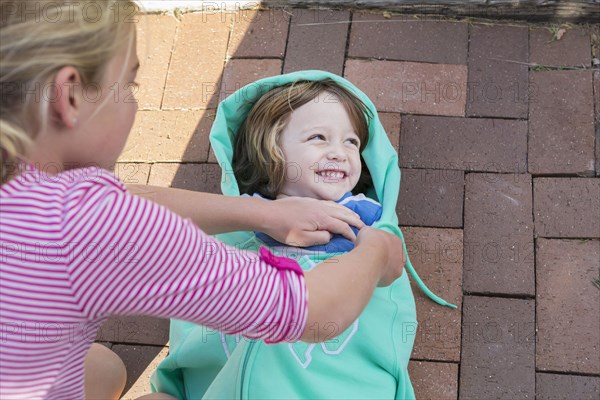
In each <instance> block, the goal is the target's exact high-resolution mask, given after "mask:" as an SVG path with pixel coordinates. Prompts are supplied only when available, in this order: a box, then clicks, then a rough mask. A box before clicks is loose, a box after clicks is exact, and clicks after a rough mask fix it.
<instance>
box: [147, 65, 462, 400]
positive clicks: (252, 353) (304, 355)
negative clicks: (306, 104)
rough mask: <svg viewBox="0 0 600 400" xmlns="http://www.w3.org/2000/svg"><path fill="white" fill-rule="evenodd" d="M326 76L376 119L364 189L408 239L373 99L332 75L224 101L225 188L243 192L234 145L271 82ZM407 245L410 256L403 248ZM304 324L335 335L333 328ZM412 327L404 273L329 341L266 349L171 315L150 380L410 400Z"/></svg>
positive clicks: (161, 385) (186, 392)
mask: <svg viewBox="0 0 600 400" xmlns="http://www.w3.org/2000/svg"><path fill="white" fill-rule="evenodd" d="M326 78H331V79H333V80H335V81H337V82H338V83H339V84H341V85H343V86H344V87H346V88H348V89H349V90H350V91H352V92H353V93H354V94H355V95H356V96H358V97H359V98H360V99H361V100H362V101H363V102H364V103H365V105H366V106H367V107H368V108H369V109H370V110H371V112H372V114H373V115H374V118H373V119H371V121H370V124H369V141H368V144H367V146H366V147H365V149H364V151H363V153H362V156H363V159H364V161H365V163H366V165H367V167H368V168H369V171H370V173H371V177H372V180H373V188H371V190H369V192H368V193H366V195H367V196H369V197H371V198H373V199H374V200H376V201H378V202H380V203H381V205H382V207H383V212H382V217H381V219H380V220H379V222H377V223H375V225H374V226H375V227H378V228H381V229H385V230H387V231H388V232H391V233H393V234H396V235H398V236H400V237H401V238H402V232H401V231H400V229H399V227H398V219H397V216H396V202H397V200H398V194H399V190H400V168H399V167H398V155H397V153H396V151H395V149H394V148H393V146H392V145H391V143H390V141H389V139H388V137H387V135H386V133H385V130H384V129H383V126H382V125H381V122H380V121H379V118H378V116H377V111H376V109H375V106H374V105H373V103H372V102H371V101H370V100H369V98H368V97H367V96H366V95H365V94H364V93H363V92H361V91H360V90H359V89H358V88H356V87H355V86H354V85H352V84H351V83H350V82H348V81H347V80H346V79H344V78H341V77H339V76H337V75H334V74H331V73H328V72H323V71H301V72H294V73H291V74H287V75H279V76H275V77H271V78H265V79H262V80H259V81H257V82H254V83H252V84H250V85H247V86H245V87H243V88H242V89H240V90H239V91H237V92H236V93H234V94H232V95H231V96H229V97H228V98H227V99H225V100H224V101H223V102H221V104H220V105H219V109H218V110H217V116H216V119H215V122H214V125H213V128H212V130H211V133H210V140H211V145H212V148H213V150H214V152H215V155H216V156H217V160H218V161H219V164H220V165H221V168H222V170H223V174H222V182H221V190H222V192H223V194H225V195H228V196H239V195H240V192H239V188H238V185H237V182H236V181H235V178H234V175H233V172H232V171H233V168H232V165H231V164H232V157H233V143H234V138H235V135H236V134H237V131H238V129H239V127H240V125H241V124H242V122H243V121H244V120H245V118H246V115H247V114H248V112H249V111H250V109H251V108H252V105H253V104H254V103H255V102H256V101H257V100H258V99H259V98H260V97H261V96H262V95H263V94H264V93H266V92H268V91H269V90H271V89H272V88H274V87H277V86H280V85H284V84H286V83H290V82H294V81H298V80H322V79H326ZM218 238H219V239H220V240H223V241H224V242H226V243H228V244H231V245H236V246H238V247H240V248H242V249H247V250H257V249H258V246H260V244H261V243H260V242H259V241H258V239H256V238H255V237H254V235H253V233H252V232H235V233H229V234H224V235H218ZM403 251H404V252H405V253H406V246H404V249H403ZM290 252H291V253H288V254H285V255H287V256H289V257H292V258H296V259H297V260H298V261H299V262H300V265H301V266H302V268H303V269H305V270H308V269H310V268H312V267H314V265H315V264H316V263H319V262H328V261H326V259H327V258H329V257H331V256H333V255H334V254H318V255H310V254H308V255H303V254H302V252H301V251H300V252H298V254H294V253H293V252H294V250H290ZM329 262H332V261H329ZM324 267H325V266H324ZM406 269H408V271H409V272H410V274H411V276H412V278H413V279H415V281H416V283H417V284H418V285H419V287H420V288H421V289H422V290H423V291H424V292H425V293H426V294H427V295H428V296H429V297H430V298H431V299H433V300H434V301H436V302H437V303H439V304H442V305H446V306H450V307H455V306H454V305H452V304H449V303H447V302H445V301H444V300H442V299H440V298H438V297H437V296H436V295H434V294H433V293H431V291H429V289H427V287H426V286H425V285H424V284H423V282H422V281H421V279H420V278H419V277H418V275H417V273H416V272H415V270H414V268H413V267H412V264H411V263H410V260H408V261H407V265H406ZM306 329H308V330H311V329H312V330H315V329H320V330H321V332H328V333H329V332H331V333H334V332H335V334H339V332H338V331H337V329H336V327H335V326H333V325H325V326H322V327H310V326H308V327H307V328H306ZM416 331H417V316H416V309H415V301H414V298H413V294H412V290H411V287H410V282H409V278H408V274H406V273H404V274H402V276H401V277H400V278H398V279H397V280H396V281H395V282H394V283H393V284H392V285H390V286H388V287H385V288H378V289H376V290H375V293H374V295H373V297H372V298H371V301H370V302H369V304H368V305H367V307H366V308H365V310H364V311H363V313H362V314H361V315H360V317H359V318H358V319H357V320H356V321H355V322H354V323H353V324H352V325H351V326H350V327H349V328H348V329H347V330H346V331H344V332H343V333H341V334H340V335H339V336H337V337H336V338H335V339H333V340H330V341H328V342H325V343H319V344H310V343H304V342H300V341H299V342H296V343H280V344H271V345H267V344H265V343H264V342H262V341H252V340H248V339H245V338H242V337H240V336H238V337H231V336H227V335H224V334H221V333H219V332H216V331H213V330H211V329H209V328H206V327H203V326H199V325H195V324H191V323H188V322H183V321H177V320H173V321H172V322H171V337H170V348H169V355H168V356H167V358H166V359H165V360H164V361H163V362H162V363H161V364H160V365H159V367H158V369H157V371H156V372H155V374H154V376H153V377H152V389H153V390H155V391H161V392H166V393H170V394H172V395H174V396H177V397H178V398H194V399H196V398H201V397H204V398H207V399H234V398H244V399H246V398H256V399H275V398H277V399H292V398H306V399H316V398H327V399H332V398H339V399H352V398H356V399H367V398H368V399H375V398H377V399H391V398H396V399H414V392H413V389H412V385H411V383H410V379H409V376H408V362H409V358H410V354H411V351H412V347H413V343H414V339H415V334H416Z"/></svg>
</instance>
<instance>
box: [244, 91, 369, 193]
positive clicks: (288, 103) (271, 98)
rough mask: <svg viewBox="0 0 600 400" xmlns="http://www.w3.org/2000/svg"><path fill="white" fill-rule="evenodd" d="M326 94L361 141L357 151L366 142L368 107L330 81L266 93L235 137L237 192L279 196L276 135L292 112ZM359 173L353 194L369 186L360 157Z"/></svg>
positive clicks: (281, 164) (280, 161)
mask: <svg viewBox="0 0 600 400" xmlns="http://www.w3.org/2000/svg"><path fill="white" fill-rule="evenodd" d="M323 92H326V93H329V94H331V95H332V96H331V97H326V98H325V100H324V101H325V102H327V101H340V102H341V104H342V105H343V106H344V108H345V109H346V112H347V113H348V116H349V117H350V121H351V123H352V126H353V127H354V129H355V130H356V133H357V134H358V137H359V139H360V152H362V151H363V150H364V148H365V146H366V145H367V142H368V140H369V121H370V119H371V118H372V117H373V115H372V113H371V111H370V110H369V109H368V108H367V106H366V105H365V104H364V103H363V102H362V101H361V100H360V99H359V98H358V97H357V96H356V95H354V94H353V93H352V92H350V91H349V90H348V89H346V88H345V87H343V86H341V85H340V84H339V83H337V82H335V81H334V80H332V79H325V80H321V81H297V82H294V83H290V84H286V85H282V86H278V87H276V88H275V89H272V90H271V91H269V92H267V93H265V94H264V95H263V96H262V97H261V98H260V99H259V100H258V101H257V102H256V103H255V104H254V106H253V107H252V109H251V110H250V112H249V113H248V116H247V117H246V120H245V121H244V122H243V123H242V125H241V127H240V129H239V131H238V134H237V136H236V138H235V144H234V152H233V173H234V175H235V178H236V180H237V183H238V186H239V188H240V193H247V194H254V193H258V194H260V195H261V196H264V197H266V198H269V199H274V198H275V197H276V196H277V194H279V192H280V190H281V187H282V186H283V183H284V181H285V172H286V168H285V159H284V158H283V152H282V151H281V148H280V147H279V136H280V135H281V132H283V130H284V129H285V127H286V125H287V123H288V121H289V119H290V116H291V115H292V112H294V110H296V109H298V108H299V107H302V106H303V105H305V104H307V103H308V102H310V101H312V100H314V99H315V98H316V97H317V95H319V94H321V93H323ZM361 163H362V171H361V176H360V179H359V181H358V183H357V185H356V187H355V188H354V190H353V192H355V193H362V192H364V191H365V190H366V189H367V188H368V187H370V186H372V181H371V176H370V174H369V170H368V169H367V167H366V166H365V163H364V160H363V159H362V156H361Z"/></svg>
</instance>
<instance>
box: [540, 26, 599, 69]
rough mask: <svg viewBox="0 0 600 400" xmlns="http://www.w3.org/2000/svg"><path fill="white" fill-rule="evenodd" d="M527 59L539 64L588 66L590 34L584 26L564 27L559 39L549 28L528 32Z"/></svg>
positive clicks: (589, 60)
mask: <svg viewBox="0 0 600 400" xmlns="http://www.w3.org/2000/svg"><path fill="white" fill-rule="evenodd" d="M529 48H530V50H529V61H530V62H531V63H534V64H539V65H549V66H565V67H569V66H571V67H575V66H577V67H580V66H582V65H584V66H586V67H589V66H590V65H591V56H590V55H591V52H590V34H589V33H588V32H587V30H586V29H584V28H569V27H567V28H566V29H565V32H564V34H563V35H562V37H561V38H560V39H559V40H556V39H555V38H553V33H552V32H551V29H550V28H546V27H544V28H538V29H531V31H530V32H529Z"/></svg>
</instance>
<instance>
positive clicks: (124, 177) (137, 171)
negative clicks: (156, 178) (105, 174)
mask: <svg viewBox="0 0 600 400" xmlns="http://www.w3.org/2000/svg"><path fill="white" fill-rule="evenodd" d="M113 172H114V174H115V175H116V176H117V178H119V179H120V180H121V181H122V182H123V183H125V184H139V185H145V184H147V183H148V177H149V176H150V164H141V163H117V164H116V165H115V168H114V171H113Z"/></svg>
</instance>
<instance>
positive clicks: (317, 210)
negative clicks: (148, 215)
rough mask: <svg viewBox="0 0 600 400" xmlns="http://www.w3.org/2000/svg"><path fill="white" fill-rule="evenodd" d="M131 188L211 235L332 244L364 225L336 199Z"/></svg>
mask: <svg viewBox="0 0 600 400" xmlns="http://www.w3.org/2000/svg"><path fill="white" fill-rule="evenodd" d="M127 188H128V190H129V192H130V193H132V194H134V195H138V196H141V197H144V198H147V199H149V200H151V201H153V202H155V203H158V204H161V205H163V206H165V207H167V208H169V209H170V210H171V211H173V212H175V213H177V214H179V215H180V216H182V217H184V218H189V219H191V220H192V221H193V222H194V223H195V224H196V225H198V226H199V227H200V228H201V229H202V230H203V231H205V232H206V233H208V234H211V235H212V234H217V233H224V232H233V231H260V232H265V233H267V234H268V235H269V236H271V237H273V238H275V239H276V240H278V241H280V242H283V243H287V244H290V245H295V246H310V245H314V244H323V243H327V242H329V240H330V239H331V233H338V234H341V235H343V236H345V237H346V238H348V239H350V240H353V241H354V240H355V239H356V235H355V234H354V232H352V229H350V226H349V225H353V226H356V227H357V228H362V227H363V226H364V223H363V222H362V221H361V220H360V217H358V215H357V214H356V213H355V212H353V211H352V210H350V209H348V208H346V207H344V206H340V205H339V204H335V203H334V202H330V201H320V200H314V199H309V198H300V197H296V198H291V197H290V198H285V199H281V200H275V201H265V200H262V199H258V198H253V197H247V196H244V197H242V196H223V195H218V194H212V193H205V192H195V191H191V190H184V189H174V188H164V187H156V186H147V185H128V186H127ZM330 232H331V233H330Z"/></svg>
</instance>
